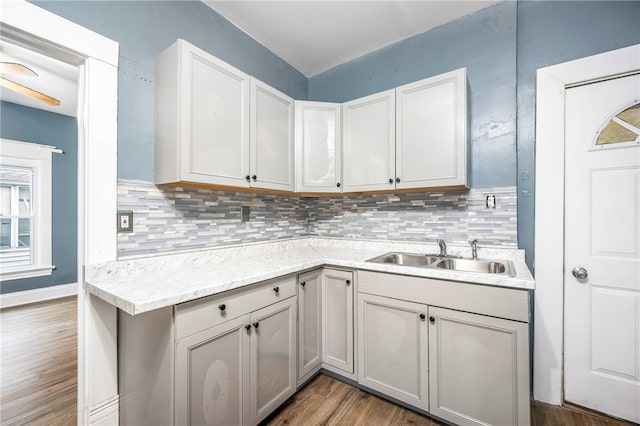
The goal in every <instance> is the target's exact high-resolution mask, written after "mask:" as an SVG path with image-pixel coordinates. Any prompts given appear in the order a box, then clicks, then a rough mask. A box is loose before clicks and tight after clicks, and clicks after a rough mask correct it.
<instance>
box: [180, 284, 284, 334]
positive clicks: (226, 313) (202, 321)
mask: <svg viewBox="0 0 640 426" xmlns="http://www.w3.org/2000/svg"><path fill="white" fill-rule="evenodd" d="M295 284H296V278H295V276H290V277H285V278H277V279H273V280H268V281H264V282H262V283H259V284H255V285H252V286H249V287H244V288H241V289H237V290H232V291H228V292H224V293H221V294H216V295H213V296H209V297H204V298H202V299H198V300H193V301H191V302H186V303H182V304H180V305H177V306H176V308H175V330H176V339H182V338H183V337H186V336H189V335H191V334H193V333H197V332H198V331H200V330H204V329H206V328H209V327H213V326H215V325H218V324H221V323H223V322H225V321H229V320H231V319H234V318H237V317H239V316H242V315H246V314H248V313H249V312H252V311H255V310H257V309H260V308H263V307H265V306H268V305H271V304H273V303H276V302H278V301H280V300H284V299H286V298H288V297H291V296H294V295H295V287H296V286H295ZM276 287H277V288H278V291H277V292H276V291H275V290H274V289H275V288H276ZM221 305H224V310H222V309H220V306H221Z"/></svg>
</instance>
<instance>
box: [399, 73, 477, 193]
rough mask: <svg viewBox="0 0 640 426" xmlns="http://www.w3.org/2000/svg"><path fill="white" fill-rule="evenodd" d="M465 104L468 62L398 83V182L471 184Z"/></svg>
mask: <svg viewBox="0 0 640 426" xmlns="http://www.w3.org/2000/svg"><path fill="white" fill-rule="evenodd" d="M466 110H467V78H466V69H464V68H461V69H458V70H456V71H452V72H449V73H446V74H441V75H438V76H435V77H431V78H427V79H424V80H421V81H417V82H415V83H411V84H407V85H405V86H400V87H397V88H396V176H397V178H398V179H396V188H398V189H404V188H428V187H438V186H467V111H466Z"/></svg>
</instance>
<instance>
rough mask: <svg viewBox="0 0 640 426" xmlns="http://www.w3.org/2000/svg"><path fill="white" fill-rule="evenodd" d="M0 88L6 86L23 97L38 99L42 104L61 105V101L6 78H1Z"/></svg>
mask: <svg viewBox="0 0 640 426" xmlns="http://www.w3.org/2000/svg"><path fill="white" fill-rule="evenodd" d="M0 86H4V87H6V88H7V89H10V90H13V91H14V92H18V93H21V94H23V95H26V96H29V97H31V98H33V99H37V100H39V101H40V102H44V103H45V104H49V105H53V106H58V105H60V101H59V100H58V99H56V98H52V97H51V96H47V95H45V94H44V93H40V92H38V91H37V90H33V89H31V88H29V87H27V86H23V85H22V84H19V83H16V82H14V81H11V80H7V79H6V78H4V77H0Z"/></svg>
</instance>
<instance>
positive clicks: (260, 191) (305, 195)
mask: <svg viewBox="0 0 640 426" xmlns="http://www.w3.org/2000/svg"><path fill="white" fill-rule="evenodd" d="M175 186H181V187H186V188H198V189H209V190H211V191H232V192H249V193H254V194H256V193H257V194H269V195H283V196H287V197H300V198H320V197H346V196H351V195H367V194H371V195H374V194H409V193H416V192H444V191H468V190H469V189H470V188H469V187H467V186H464V185H455V186H437V187H432V188H408V189H389V190H384V191H363V192H290V191H280V190H277V189H261V188H244V187H237V186H226V185H211V184H205V183H195V182H168V183H163V184H158V187H160V188H163V187H175Z"/></svg>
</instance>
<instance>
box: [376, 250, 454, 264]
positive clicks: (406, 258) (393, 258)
mask: <svg viewBox="0 0 640 426" xmlns="http://www.w3.org/2000/svg"><path fill="white" fill-rule="evenodd" d="M440 259H441V258H440V257H438V256H431V255H426V254H418V253H397V252H392V253H387V254H383V255H382V256H378V257H374V258H373V259H369V260H367V262H374V263H391V264H393V265H403V266H429V265H432V264H434V263H436V262H437V261H438V260H440Z"/></svg>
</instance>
